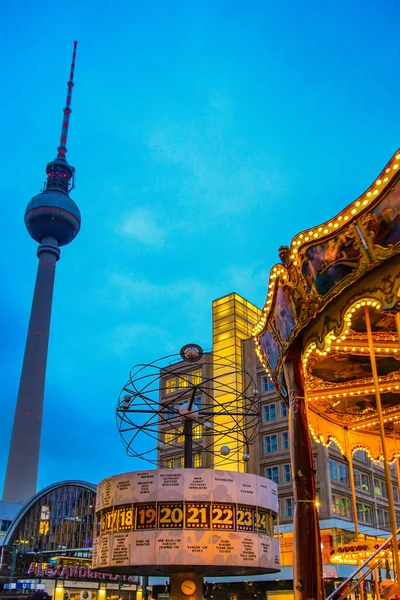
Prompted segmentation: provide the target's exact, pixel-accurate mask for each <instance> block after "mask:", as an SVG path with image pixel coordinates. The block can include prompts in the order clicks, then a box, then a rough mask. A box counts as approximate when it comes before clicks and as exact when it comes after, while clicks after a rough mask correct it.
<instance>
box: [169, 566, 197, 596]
mask: <svg viewBox="0 0 400 600" xmlns="http://www.w3.org/2000/svg"><path fill="white" fill-rule="evenodd" d="M203 582H204V578H203V575H202V574H201V573H190V572H186V573H171V575H170V577H169V584H170V596H169V598H170V600H203Z"/></svg>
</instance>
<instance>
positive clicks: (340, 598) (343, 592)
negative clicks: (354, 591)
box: [332, 582, 349, 600]
mask: <svg viewBox="0 0 400 600" xmlns="http://www.w3.org/2000/svg"><path fill="white" fill-rule="evenodd" d="M348 591H349V583H348V582H346V583H345V584H344V585H343V584H342V587H340V586H339V588H338V589H337V592H336V593H335V595H334V596H332V600H345V599H346V598H347V594H348Z"/></svg>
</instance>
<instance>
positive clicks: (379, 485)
mask: <svg viewBox="0 0 400 600" xmlns="http://www.w3.org/2000/svg"><path fill="white" fill-rule="evenodd" d="M374 484H375V485H374V488H375V495H376V496H382V498H387V487H386V483H385V482H384V481H382V480H381V479H375V480H374Z"/></svg>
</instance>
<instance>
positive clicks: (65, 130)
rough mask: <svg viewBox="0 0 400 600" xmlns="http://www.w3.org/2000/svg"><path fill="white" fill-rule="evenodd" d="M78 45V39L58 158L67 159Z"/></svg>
mask: <svg viewBox="0 0 400 600" xmlns="http://www.w3.org/2000/svg"><path fill="white" fill-rule="evenodd" d="M77 45H78V41H77V40H75V41H74V49H73V52H72V62H71V71H70V73H69V81H68V82H67V86H68V92H67V102H66V105H65V108H64V109H63V112H64V118H63V123H62V127H61V137H60V145H59V146H58V148H57V150H58V154H57V158H61V159H64V160H65V155H66V153H67V137H68V127H69V116H70V114H71V98H72V88H73V87H74V71H75V57H76V47H77Z"/></svg>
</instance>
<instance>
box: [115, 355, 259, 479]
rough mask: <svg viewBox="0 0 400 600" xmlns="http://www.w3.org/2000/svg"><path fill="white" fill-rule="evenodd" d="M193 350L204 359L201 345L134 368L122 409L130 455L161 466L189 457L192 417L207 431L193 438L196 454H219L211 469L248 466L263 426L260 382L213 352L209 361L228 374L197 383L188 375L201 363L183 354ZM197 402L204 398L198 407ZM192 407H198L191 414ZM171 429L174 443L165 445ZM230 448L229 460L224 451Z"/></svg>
mask: <svg viewBox="0 0 400 600" xmlns="http://www.w3.org/2000/svg"><path fill="white" fill-rule="evenodd" d="M192 348H195V349H197V351H198V352H199V354H200V355H201V356H202V355H203V351H202V349H201V348H200V346H197V345H195V344H188V345H186V346H184V347H183V348H182V350H181V352H180V354H171V355H169V356H165V357H163V358H159V359H156V360H154V361H153V362H151V363H148V364H138V365H135V366H134V367H132V369H131V371H130V375H129V379H128V381H127V382H126V384H125V385H124V387H123V388H122V390H121V392H120V395H119V398H118V402H117V406H116V422H117V427H118V431H119V433H120V436H121V440H122V443H123V445H124V447H125V450H126V453H127V455H128V456H130V457H134V458H140V459H143V460H145V461H147V462H148V463H151V464H153V465H155V466H157V467H162V466H165V465H164V461H163V459H164V458H165V456H166V454H167V455H168V458H170V457H171V453H172V452H174V451H175V456H173V458H178V457H179V456H182V455H183V427H184V422H185V419H188V418H190V419H192V421H193V427H196V426H197V425H200V431H201V437H200V438H198V437H196V436H195V435H194V436H193V439H192V444H193V452H194V453H195V452H205V453H207V454H208V455H213V459H212V460H211V461H210V460H209V461H207V462H208V463H213V464H210V465H209V466H213V467H214V468H215V467H217V468H218V465H219V466H220V467H221V466H222V465H227V466H228V465H232V464H234V463H236V464H237V461H238V456H240V460H243V461H244V462H247V461H248V460H249V453H250V447H251V446H252V444H253V442H254V441H255V439H256V437H257V435H258V432H259V427H260V423H261V411H260V404H259V393H258V390H257V389H256V387H257V386H256V384H255V381H254V380H253V378H252V377H251V375H250V374H249V373H248V372H246V371H244V370H243V369H240V368H238V367H237V364H236V363H234V362H233V361H232V360H230V359H228V358H225V357H223V356H219V355H216V354H213V353H211V352H210V353H206V355H207V360H209V361H210V363H212V364H213V365H215V364H216V362H217V363H218V373H223V374H221V375H216V376H210V377H204V378H203V379H202V380H201V381H196V382H192V381H191V378H190V377H189V376H188V375H189V374H190V371H191V370H193V362H196V361H193V359H192V360H190V357H189V358H188V359H186V360H184V362H183V363H182V354H183V355H184V354H185V351H186V350H187V349H192ZM185 375H186V377H185ZM171 377H176V381H177V382H178V384H177V387H176V389H175V390H174V392H173V393H170V390H167V388H166V380H167V379H169V378H171ZM232 381H234V382H236V383H235V384H232ZM179 382H181V383H182V386H181V387H180V385H179ZM238 382H242V383H241V384H240V385H238ZM168 392H169V393H168ZM170 398H171V399H170ZM196 398H197V399H200V400H197V403H196ZM188 405H189V406H190V407H192V408H191V409H190V410H189V411H188V410H187V408H188ZM182 406H183V408H182ZM166 429H167V430H168V432H169V438H168V443H163V439H162V438H163V434H164V433H165V430H166ZM226 446H228V447H229V449H230V452H229V453H228V455H226V454H223V453H222V452H221V448H222V447H226ZM207 466H208V465H207Z"/></svg>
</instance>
